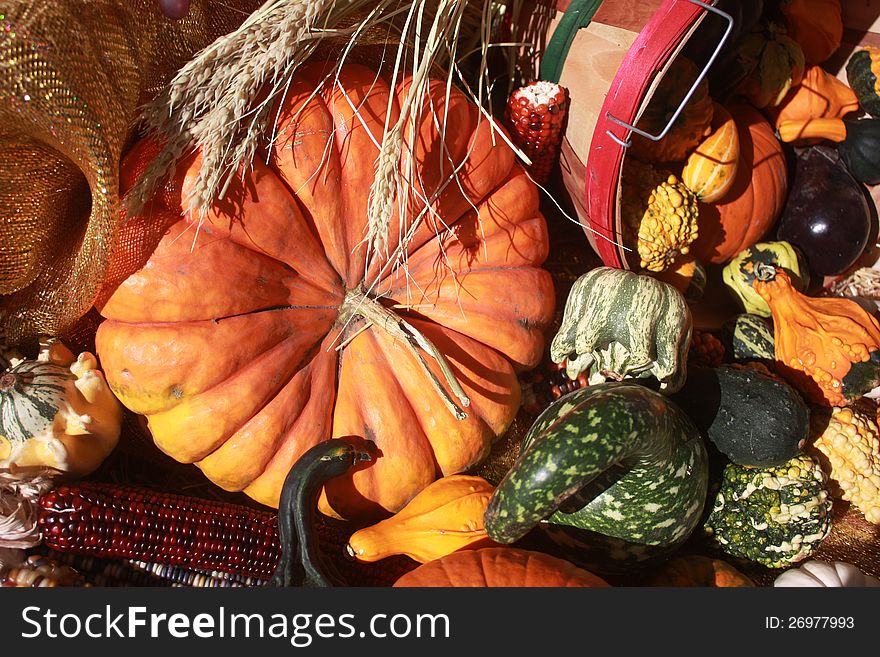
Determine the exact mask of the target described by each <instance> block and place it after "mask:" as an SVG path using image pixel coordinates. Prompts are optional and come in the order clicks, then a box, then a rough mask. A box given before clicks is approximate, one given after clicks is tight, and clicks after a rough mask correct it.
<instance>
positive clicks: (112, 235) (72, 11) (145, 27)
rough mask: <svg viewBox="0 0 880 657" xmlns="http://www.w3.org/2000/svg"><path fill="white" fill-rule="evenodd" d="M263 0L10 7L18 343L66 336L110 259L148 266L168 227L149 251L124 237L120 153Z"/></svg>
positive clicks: (11, 309)
mask: <svg viewBox="0 0 880 657" xmlns="http://www.w3.org/2000/svg"><path fill="white" fill-rule="evenodd" d="M260 4H262V2H261V0H235V1H234V2H227V1H225V0H193V1H192V2H191V5H190V12H189V14H188V15H187V17H186V18H184V19H182V20H180V21H172V20H169V19H167V18H165V17H164V16H163V15H162V13H161V12H160V11H159V8H158V3H157V2H156V0H2V2H0V295H2V297H0V299H2V312H3V315H4V317H3V324H4V325H5V326H4V328H5V330H6V333H7V338H8V339H9V340H10V341H16V340H20V339H22V338H25V337H30V336H32V335H35V334H37V333H49V334H62V333H64V332H65V331H66V330H69V329H70V327H71V326H72V325H73V324H74V323H75V322H76V321H77V320H78V319H79V318H80V317H82V316H83V315H85V313H86V312H87V311H88V309H89V308H90V307H91V305H92V303H93V301H94V299H95V296H96V294H97V292H98V289H99V287H100V285H101V283H102V281H103V280H104V278H105V276H106V275H107V274H108V268H109V267H110V263H111V262H112V263H113V265H112V266H113V267H114V268H124V269H129V270H132V271H133V270H134V269H135V268H136V267H138V266H139V265H140V264H141V262H138V259H139V258H140V257H142V256H143V254H144V252H145V251H147V250H149V246H150V244H151V243H152V244H155V243H156V242H157V241H158V239H159V237H160V236H161V232H162V231H163V230H164V226H159V225H157V226H154V227H150V226H147V227H146V233H147V234H145V235H142V236H141V238H142V242H141V244H139V245H137V248H131V246H130V245H126V244H119V243H117V241H116V237H117V235H118V232H119V230H118V229H119V223H120V215H119V213H118V206H117V202H118V173H119V162H120V159H121V156H122V153H123V149H124V148H125V146H126V145H127V143H128V142H129V141H130V139H131V138H132V136H133V132H134V130H135V127H136V125H135V123H136V118H137V114H138V108H139V107H141V106H142V105H143V104H144V103H145V102H146V101H148V100H150V99H151V98H152V97H153V96H154V95H155V94H156V92H157V91H158V90H159V89H160V88H161V87H162V86H163V85H164V84H166V83H167V82H168V81H169V80H170V79H171V77H172V75H173V74H174V72H175V71H177V70H178V69H179V68H180V67H181V66H182V65H183V64H184V63H186V62H187V61H188V60H189V59H191V58H192V56H193V55H194V54H195V53H196V52H197V51H198V50H200V49H201V48H203V47H205V46H207V45H208V44H210V43H211V42H212V41H213V40H214V39H216V38H217V37H218V36H220V35H222V34H226V33H228V32H230V31H232V30H234V29H235V28H236V27H238V26H239V25H240V24H241V23H242V22H243V21H244V19H245V18H246V17H247V16H248V14H249V13H250V12H252V11H253V10H254V9H256V8H257V7H258V6H259V5H260ZM151 231H152V232H153V233H154V234H150V232H151ZM114 250H116V254H117V257H113V256H114Z"/></svg>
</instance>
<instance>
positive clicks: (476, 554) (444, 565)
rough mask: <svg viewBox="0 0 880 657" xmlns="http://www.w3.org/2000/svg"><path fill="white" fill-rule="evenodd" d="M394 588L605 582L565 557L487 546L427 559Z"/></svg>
mask: <svg viewBox="0 0 880 657" xmlns="http://www.w3.org/2000/svg"><path fill="white" fill-rule="evenodd" d="M394 586H395V587H479V588H487V587H488V588H498V587H537V586H542V587H557V588H558V587H573V586H577V587H591V588H592V587H600V588H605V587H607V586H608V583H607V582H606V581H605V580H603V579H602V578H601V577H598V576H597V575H594V574H593V573H591V572H589V571H586V570H583V569H581V568H578V567H576V566H575V565H573V564H572V563H570V562H568V561H565V560H564V559H558V558H557V557H552V556H550V555H549V554H544V553H543V552H533V551H531V550H520V549H518V548H505V547H489V548H482V549H480V550H468V551H466V552H453V553H452V554H450V555H448V556H446V557H443V558H442V559H436V560H434V561H429V562H428V563H426V564H423V565H421V566H419V567H418V568H416V569H415V570H412V571H410V572H408V573H406V574H405V575H404V576H403V577H401V578H400V579H398V580H397V582H396V583H395V584H394Z"/></svg>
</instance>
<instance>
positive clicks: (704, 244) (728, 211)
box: [690, 104, 788, 264]
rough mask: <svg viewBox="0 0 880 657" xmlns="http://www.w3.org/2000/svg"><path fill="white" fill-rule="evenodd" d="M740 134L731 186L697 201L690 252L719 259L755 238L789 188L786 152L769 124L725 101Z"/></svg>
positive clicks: (768, 224) (746, 108)
mask: <svg viewBox="0 0 880 657" xmlns="http://www.w3.org/2000/svg"><path fill="white" fill-rule="evenodd" d="M728 110H729V111H730V114H731V116H732V117H733V118H734V121H736V125H737V129H738V132H739V139H740V162H739V167H738V169H737V174H736V179H735V181H734V183H733V186H732V187H731V189H730V191H728V192H727V194H725V196H724V198H723V199H722V200H721V201H719V202H717V203H701V204H700V208H699V216H700V219H699V227H700V231H699V237H697V239H696V241H695V242H694V243H693V244H692V245H691V249H690V252H691V254H692V255H694V256H695V257H697V258H698V259H699V260H701V261H702V262H705V263H716V264H717V263H722V262H727V261H728V260H730V259H731V258H733V257H734V256H735V255H736V254H737V253H739V252H740V251H742V250H743V249H745V248H747V247H749V246H751V245H752V244H754V243H756V242H757V241H758V240H759V239H761V237H762V236H763V235H764V234H765V233H766V232H767V231H768V230H769V229H770V227H771V226H772V225H773V222H774V221H776V219H777V217H778V216H779V213H780V212H781V211H782V206H783V203H784V202H785V195H786V193H787V191H788V170H787V166H786V161H785V153H784V152H783V151H782V146H781V145H780V144H779V140H778V139H776V136H775V134H774V132H773V127H772V126H771V125H770V123H768V122H767V120H766V119H765V118H764V117H763V116H762V115H761V113H760V112H758V111H757V110H756V109H755V108H753V107H751V106H749V105H745V104H737V105H733V106H731V107H728Z"/></svg>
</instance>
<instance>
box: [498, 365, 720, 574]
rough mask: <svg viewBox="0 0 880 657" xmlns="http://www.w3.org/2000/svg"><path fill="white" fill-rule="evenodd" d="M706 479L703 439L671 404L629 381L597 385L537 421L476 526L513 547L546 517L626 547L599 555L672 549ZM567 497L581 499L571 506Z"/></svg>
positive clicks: (688, 524)
mask: <svg viewBox="0 0 880 657" xmlns="http://www.w3.org/2000/svg"><path fill="white" fill-rule="evenodd" d="M707 481H708V466H707V453H706V447H705V444H704V443H703V441H702V439H701V437H700V434H699V432H698V431H697V429H696V427H695V426H694V425H693V423H692V422H691V421H690V419H689V418H688V417H687V416H686V415H685V414H684V413H683V412H682V411H681V410H680V409H679V408H678V407H677V406H676V405H675V404H674V403H672V402H671V401H670V400H669V399H667V398H666V397H665V396H664V395H661V394H660V393H658V392H655V391H653V390H650V389H648V388H646V387H644V386H642V385H639V384H638V383H635V382H630V381H626V382H619V383H618V382H608V383H602V384H598V385H595V386H590V387H588V388H583V389H581V390H577V391H575V392H573V393H571V394H569V395H566V396H565V397H563V398H561V399H559V400H557V401H556V402H554V403H553V404H551V405H550V406H549V407H548V408H547V409H546V410H545V411H544V412H543V413H542V414H541V416H540V417H538V419H537V420H536V421H535V423H534V425H533V426H532V428H531V429H530V430H529V433H528V434H527V436H526V438H525V440H524V443H523V451H522V453H521V454H520V456H519V458H518V459H517V461H516V462H515V463H514V465H513V466H512V468H511V469H510V470H509V471H508V473H507V474H506V475H505V477H504V478H503V479H502V481H501V482H500V483H499V485H498V487H497V488H496V490H495V493H494V494H493V496H492V499H491V500H490V502H489V506H488V508H487V510H486V515H485V527H486V530H487V531H488V534H489V537H490V538H491V539H492V540H494V541H496V542H498V543H513V542H514V541H517V540H519V539H520V538H522V537H523V536H525V534H527V533H528V532H529V531H530V530H531V529H532V528H534V527H535V526H536V525H538V523H540V522H541V521H542V520H544V519H547V520H548V521H549V523H551V524H556V525H566V526H570V527H575V528H579V529H584V530H589V531H590V532H594V533H596V534H599V535H602V536H605V537H611V538H614V539H620V541H622V542H626V544H628V545H629V546H631V549H630V550H627V549H623V551H617V550H615V551H611V552H609V558H610V559H617V560H619V561H628V560H631V561H639V560H641V558H642V557H641V556H640V555H642V554H644V552H645V550H643V548H644V547H645V546H652V547H668V546H675V545H678V544H680V543H681V542H682V541H684V540H685V539H686V538H687V537H688V536H689V535H690V533H691V531H692V530H693V529H694V528H695V527H696V526H697V524H698V522H699V519H700V516H701V513H702V511H703V506H704V504H705V501H706V491H707ZM575 501H576V502H577V504H580V503H581V502H584V503H583V505H582V506H580V508H577V509H575V508H571V507H572V506H573V505H572V503H573V502H575ZM563 509H565V510H563ZM567 510H570V512H566V511H567Z"/></svg>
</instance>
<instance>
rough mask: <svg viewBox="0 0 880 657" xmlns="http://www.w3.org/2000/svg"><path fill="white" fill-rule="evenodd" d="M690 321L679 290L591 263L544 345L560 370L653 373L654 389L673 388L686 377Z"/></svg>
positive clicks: (596, 378)
mask: <svg viewBox="0 0 880 657" xmlns="http://www.w3.org/2000/svg"><path fill="white" fill-rule="evenodd" d="M692 327H693V321H692V319H691V313H690V310H689V309H688V306H687V302H686V301H685V299H684V297H683V296H682V294H681V292H679V291H678V290H676V289H675V288H674V287H672V286H671V285H669V284H668V283H664V282H663V281H658V280H657V279H655V278H653V277H651V276H643V275H641V274H636V273H634V272H631V271H624V270H622V269H612V268H611V267H597V268H596V269H593V270H592V271H590V272H588V273H586V274H584V275H583V276H581V277H580V278H578V279H577V280H576V281H575V283H574V285H573V286H572V288H571V292H570V293H569V295H568V300H567V301H566V303H565V312H564V313H563V317H562V325H561V327H560V329H559V331H558V332H557V334H556V336H555V337H554V338H553V342H552V343H551V345H550V357H551V358H552V359H553V361H554V362H556V363H561V362H563V361H565V360H567V361H568V362H567V364H566V373H567V374H568V376H569V378H571V379H576V378H577V377H578V375H579V374H580V373H581V372H584V371H586V372H587V373H588V380H589V382H590V383H591V384H596V383H602V382H603V381H605V380H606V379H616V380H620V379H624V378H647V377H651V376H653V377H655V378H656V379H657V380H658V381H659V382H660V390H662V391H664V392H668V393H673V392H675V391H677V390H679V389H680V388H681V387H682V386H683V385H684V381H685V377H686V376H687V371H686V366H687V350H688V347H689V345H690V339H691V330H692Z"/></svg>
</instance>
